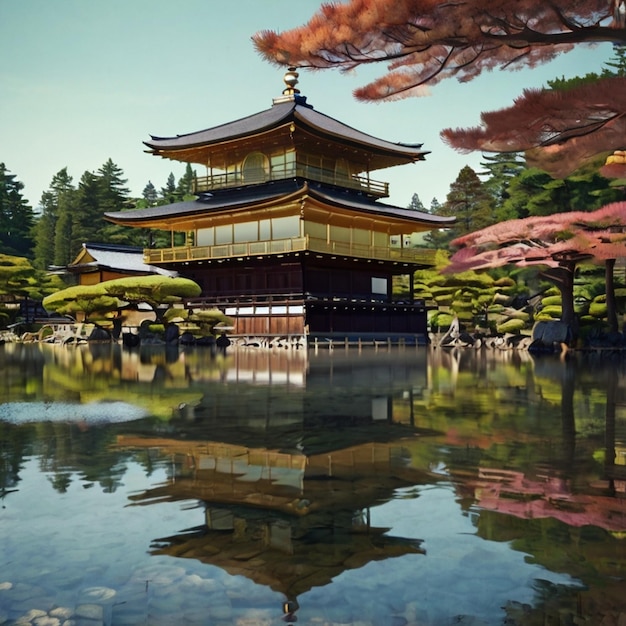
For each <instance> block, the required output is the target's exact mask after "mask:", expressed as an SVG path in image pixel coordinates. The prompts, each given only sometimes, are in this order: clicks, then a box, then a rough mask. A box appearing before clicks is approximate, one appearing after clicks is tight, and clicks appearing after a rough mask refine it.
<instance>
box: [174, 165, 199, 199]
mask: <svg viewBox="0 0 626 626" xmlns="http://www.w3.org/2000/svg"><path fill="white" fill-rule="evenodd" d="M195 178H196V174H195V172H194V171H193V169H192V168H191V163H187V167H186V168H185V173H184V174H183V176H182V177H181V179H180V180H179V181H178V185H177V186H176V195H177V197H178V198H177V199H179V200H189V199H191V198H192V197H193V186H194V180H195Z"/></svg>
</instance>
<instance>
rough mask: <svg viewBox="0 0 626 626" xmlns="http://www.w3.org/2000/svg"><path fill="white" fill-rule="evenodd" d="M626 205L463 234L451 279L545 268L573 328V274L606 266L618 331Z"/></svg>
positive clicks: (610, 316) (625, 252)
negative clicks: (617, 282) (616, 285)
mask: <svg viewBox="0 0 626 626" xmlns="http://www.w3.org/2000/svg"><path fill="white" fill-rule="evenodd" d="M625 230H626V202H615V203H613V204H608V205H606V206H605V207H602V208H601V209H598V210H597V211H592V212H589V213H585V212H582V211H571V212H568V213H556V214H554V215H548V216H541V217H527V218H524V219H516V220H508V221H506V222H500V223H499V224H494V225H493V226H488V227H487V228H483V229H481V230H478V231H475V232H473V233H469V234H467V235H463V236H462V237H459V238H457V239H455V240H454V241H453V242H452V246H453V247H456V248H458V250H457V252H456V253H455V254H454V255H453V256H452V258H451V260H450V261H451V262H450V265H449V266H447V267H446V268H445V269H444V270H443V271H444V272H445V273H448V274H452V273H459V272H463V271H467V270H480V269H490V268H495V267H502V266H504V265H516V266H518V267H525V266H532V265H536V266H539V267H543V268H544V269H543V270H542V271H541V276H542V277H544V278H545V279H547V280H549V281H550V282H552V283H553V284H555V285H556V286H557V287H558V289H559V291H560V292H561V299H562V313H561V321H563V322H564V323H565V324H567V325H568V326H570V327H572V328H573V327H575V322H576V319H575V314H574V274H575V271H576V267H577V266H578V264H579V263H580V262H582V261H593V262H603V263H604V264H605V275H606V294H607V317H608V321H609V325H610V326H611V328H612V329H613V330H616V329H617V314H616V310H615V296H614V289H613V266H614V264H615V259H616V258H619V257H622V256H626V233H625V232H624V231H625Z"/></svg>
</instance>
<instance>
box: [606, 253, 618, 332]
mask: <svg viewBox="0 0 626 626" xmlns="http://www.w3.org/2000/svg"><path fill="white" fill-rule="evenodd" d="M614 267H615V259H607V260H606V261H605V264H604V283H605V287H606V321H607V323H608V325H609V328H610V329H611V331H612V332H614V333H616V332H618V330H619V328H618V324H617V306H616V304H615V284H614V282H613V268H614Z"/></svg>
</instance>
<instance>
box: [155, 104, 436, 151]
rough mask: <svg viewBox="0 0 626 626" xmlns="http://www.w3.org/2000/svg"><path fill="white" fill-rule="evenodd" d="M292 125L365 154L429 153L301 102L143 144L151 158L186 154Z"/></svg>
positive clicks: (274, 106)
mask: <svg viewBox="0 0 626 626" xmlns="http://www.w3.org/2000/svg"><path fill="white" fill-rule="evenodd" d="M288 122H294V123H295V124H296V125H297V124H298V123H300V124H302V125H303V126H306V127H307V128H308V129H311V130H313V131H316V132H317V133H319V134H323V135H326V136H331V137H333V138H336V139H340V140H343V141H347V142H350V143H353V144H357V145H359V146H362V147H364V148H366V149H369V150H374V151H377V152H383V153H387V154H393V155H395V156H397V157H403V158H404V159H406V160H408V161H420V160H423V159H424V157H425V155H427V154H429V153H430V151H428V150H422V145H423V144H421V143H419V144H409V143H393V142H391V141H387V140H385V139H380V138H378V137H374V136H373V135H369V134H367V133H364V132H362V131H360V130H357V129H355V128H352V127H351V126H348V125H347V124H344V123H343V122H340V121H339V120H336V119H334V118H332V117H330V116H328V115H325V114H324V113H320V112H319V111H316V110H315V109H314V108H313V107H312V106H310V105H308V104H306V103H305V101H304V98H301V97H299V98H294V99H293V100H288V101H286V102H280V103H276V104H274V105H273V106H272V107H271V108H270V109H266V110H264V111H261V112H259V113H255V114H253V115H249V116H247V117H243V118H241V119H238V120H235V121H232V122H227V123H225V124H221V125H219V126H214V127H212V128H207V129H205V130H201V131H197V132H193V133H187V134H183V135H176V136H175V137H158V136H154V135H151V137H152V140H151V141H144V145H146V146H147V147H148V148H150V150H151V151H152V152H153V153H154V154H159V153H160V152H164V151H168V152H170V151H175V150H186V149H189V148H197V147H201V146H208V145H212V144H217V143H222V142H225V141H232V140H236V139H240V138H242V137H246V136H248V135H252V134H257V133H260V132H264V131H268V130H271V129H273V128H277V127H279V126H282V125H284V124H286V123H288Z"/></svg>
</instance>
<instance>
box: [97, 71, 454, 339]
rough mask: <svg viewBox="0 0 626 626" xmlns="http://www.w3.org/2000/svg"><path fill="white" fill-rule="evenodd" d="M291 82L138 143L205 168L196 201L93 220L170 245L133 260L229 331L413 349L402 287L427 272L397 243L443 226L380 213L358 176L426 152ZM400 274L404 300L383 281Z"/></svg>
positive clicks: (409, 308)
mask: <svg viewBox="0 0 626 626" xmlns="http://www.w3.org/2000/svg"><path fill="white" fill-rule="evenodd" d="M297 77H298V74H297V73H296V72H295V71H294V70H293V69H290V70H289V71H288V72H287V74H286V75H285V83H286V85H287V87H286V89H285V90H284V91H283V93H282V95H281V96H280V97H278V98H275V99H274V101H273V105H272V107H271V108H269V109H267V110H265V111H261V112H260V113H256V114H253V115H250V116H249V117H245V118H243V119H239V120H236V121H233V122H229V123H226V124H223V125H220V126H216V127H213V128H209V129H207V130H202V131H198V132H194V133H190V134H185V135H177V136H175V137H154V136H153V137H152V138H151V140H150V141H147V142H145V144H146V145H147V146H148V148H149V151H150V152H151V153H152V154H154V155H156V156H160V157H163V158H166V159H172V160H175V161H180V162H183V163H191V164H199V165H202V166H203V167H204V168H205V173H204V174H203V175H201V176H197V177H196V180H195V190H194V191H195V193H196V195H197V199H195V200H193V201H189V202H178V203H175V204H170V205H166V206H157V207H151V208H144V209H133V210H126V211H122V212H115V213H106V214H105V216H106V218H107V219H108V220H110V221H112V222H114V223H116V224H120V225H125V226H131V227H137V228H153V229H162V230H165V231H169V232H170V233H171V242H172V245H171V247H168V248H159V249H147V250H145V251H144V262H145V263H147V264H150V265H155V266H158V267H162V268H167V269H170V270H174V271H177V272H178V273H179V275H180V276H185V277H187V278H191V279H193V280H195V281H196V282H197V283H199V284H200V286H201V287H202V294H203V296H202V302H198V304H199V305H202V306H217V307H219V308H220V309H222V310H223V311H224V312H225V313H226V314H227V315H229V316H231V317H232V318H233V319H234V320H235V329H234V331H233V334H236V335H254V336H258V335H270V336H281V335H289V336H299V337H303V336H304V337H306V338H307V340H309V341H311V340H312V339H313V338H324V339H328V338H330V339H338V340H343V339H349V340H357V339H362V340H376V339H389V340H398V339H400V338H402V339H404V340H406V341H411V340H415V341H420V340H422V339H423V340H425V338H426V309H425V306H424V303H423V302H420V301H415V299H414V298H413V289H412V285H413V283H412V276H413V273H414V272H415V270H417V269H420V268H424V267H428V266H430V265H432V263H431V261H432V254H431V253H432V251H428V250H423V249H422V250H420V249H415V248H409V247H404V245H405V241H406V240H407V239H408V238H409V237H410V235H411V233H415V232H420V231H428V230H432V229H434V228H442V227H446V226H448V225H450V224H451V223H452V222H453V221H454V218H446V217H440V216H435V215H430V214H428V213H425V212H420V211H415V210H410V209H405V208H400V207H396V206H392V205H389V204H384V203H383V202H381V199H383V198H385V197H388V195H389V189H388V183H385V182H380V181H378V180H374V179H373V178H372V177H371V174H372V173H373V172H375V171H376V170H380V169H384V168H388V167H393V166H398V165H404V164H408V163H413V162H416V161H422V160H423V159H424V157H425V155H426V154H427V152H425V151H424V150H422V146H421V144H418V145H414V144H403V143H391V142H388V141H385V140H383V139H377V138H375V137H372V136H370V135H367V134H365V133H363V132H360V131H358V130H356V129H354V128H352V127H350V126H348V125H346V124H343V123H342V122H339V121H337V120H335V119H333V118H331V117H328V116H327V115H324V114H323V113H320V112H318V111H316V110H315V109H314V108H313V107H312V106H311V105H310V104H308V103H307V101H306V98H305V97H303V96H301V95H300V93H299V91H298V89H296V84H297ZM175 233H185V244H184V245H182V246H181V245H178V246H175V245H174V241H175V238H174V235H175ZM401 275H406V276H408V281H409V285H410V295H409V297H408V298H407V297H405V298H404V299H403V301H402V302H397V301H395V300H394V296H393V293H392V281H393V278H394V277H395V276H401Z"/></svg>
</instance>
